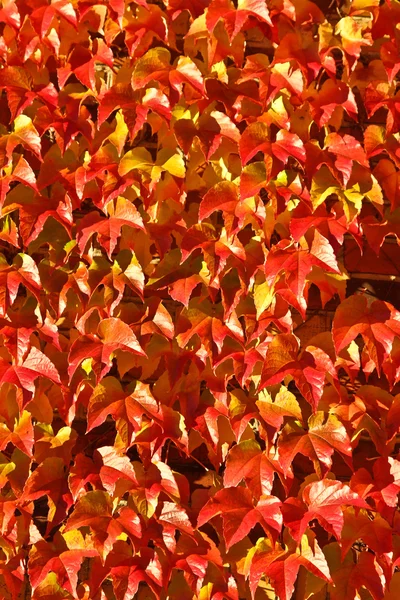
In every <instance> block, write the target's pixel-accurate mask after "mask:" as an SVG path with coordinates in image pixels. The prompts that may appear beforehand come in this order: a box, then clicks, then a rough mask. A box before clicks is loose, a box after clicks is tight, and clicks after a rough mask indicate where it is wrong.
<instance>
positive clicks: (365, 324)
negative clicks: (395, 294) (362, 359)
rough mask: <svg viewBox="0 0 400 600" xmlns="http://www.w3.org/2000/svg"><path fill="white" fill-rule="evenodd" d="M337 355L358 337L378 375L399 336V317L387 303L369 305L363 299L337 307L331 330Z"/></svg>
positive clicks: (348, 301) (351, 298)
mask: <svg viewBox="0 0 400 600" xmlns="http://www.w3.org/2000/svg"><path fill="white" fill-rule="evenodd" d="M332 335H333V341H334V343H335V349H336V352H337V354H339V352H341V351H342V350H343V349H344V348H346V346H348V345H349V344H350V342H352V341H353V340H354V339H356V337H357V336H358V335H361V336H362V338H363V340H364V343H365V345H366V348H367V351H368V355H369V357H370V359H371V361H372V362H373V364H374V366H375V368H376V370H377V372H378V374H379V373H380V371H381V365H382V363H383V361H384V360H385V359H386V358H387V356H388V355H389V354H390V351H391V349H392V345H393V341H394V339H395V337H396V336H399V335H400V313H399V312H398V311H397V310H396V309H395V308H394V307H393V306H392V305H391V304H389V303H388V302H383V301H382V300H374V301H372V302H369V300H368V298H367V297H366V296H365V295H358V294H357V295H354V296H351V297H350V298H347V299H346V300H344V301H343V302H342V303H341V304H340V306H339V307H338V309H337V311H336V314H335V318H334V320H333V326H332Z"/></svg>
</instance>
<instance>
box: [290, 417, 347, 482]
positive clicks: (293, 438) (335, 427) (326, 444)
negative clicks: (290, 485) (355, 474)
mask: <svg viewBox="0 0 400 600" xmlns="http://www.w3.org/2000/svg"><path fill="white" fill-rule="evenodd" d="M335 450H336V451H337V452H339V453H340V454H341V455H342V456H343V458H344V459H345V460H347V461H348V460H349V459H347V458H346V457H351V455H352V449H351V445H350V439H349V436H348V434H347V432H346V429H345V427H344V426H343V425H342V423H341V422H340V421H339V419H338V418H337V417H335V416H334V415H328V417H325V415H324V413H323V412H321V411H319V412H317V413H316V414H314V415H312V416H311V417H310V418H309V420H308V430H305V429H303V428H302V427H300V425H298V424H296V423H288V424H287V425H285V427H284V429H283V432H282V436H281V437H280V438H279V441H278V454H279V463H280V464H281V465H282V468H283V471H284V472H285V473H287V472H288V471H289V469H290V465H291V464H292V462H293V459H294V458H295V456H296V454H298V453H299V452H300V453H301V454H303V455H304V456H307V457H308V458H309V459H310V460H311V461H312V462H313V464H314V469H315V472H316V473H317V474H318V476H319V477H323V476H324V475H325V474H326V473H327V472H328V471H329V469H330V468H331V465H332V455H333V453H334V451H335ZM349 463H350V464H351V462H350V461H349Z"/></svg>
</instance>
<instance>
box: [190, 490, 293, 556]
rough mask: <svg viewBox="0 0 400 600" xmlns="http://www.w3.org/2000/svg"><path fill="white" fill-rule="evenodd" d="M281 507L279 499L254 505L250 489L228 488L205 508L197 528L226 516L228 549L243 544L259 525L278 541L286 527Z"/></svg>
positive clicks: (262, 500) (225, 527)
mask: <svg viewBox="0 0 400 600" xmlns="http://www.w3.org/2000/svg"><path fill="white" fill-rule="evenodd" d="M280 505H281V503H280V501H279V499H278V498H276V497H275V496H263V497H262V498H261V499H260V500H259V502H258V503H257V504H256V505H254V503H253V499H252V494H251V492H250V490H247V489H245V488H240V487H234V488H225V489H223V490H220V491H218V492H217V493H216V494H215V496H213V497H212V498H211V499H210V500H209V501H208V502H207V504H206V505H205V506H203V508H202V509H201V511H200V513H199V518H198V521H197V526H198V527H201V526H202V525H204V523H207V522H208V521H210V519H213V518H214V517H216V516H217V515H222V521H223V532H224V539H225V542H226V547H227V549H229V548H230V547H231V546H233V544H237V543H238V542H240V540H242V539H243V538H244V537H245V536H246V535H247V534H248V533H249V531H250V530H251V529H252V528H253V527H254V526H255V525H256V524H257V523H259V524H260V525H261V526H262V527H263V528H264V530H265V532H266V533H267V534H270V535H271V537H272V538H276V536H277V533H279V532H280V530H281V524H282V520H281V513H280V510H279V508H280ZM271 530H272V531H271Z"/></svg>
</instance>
